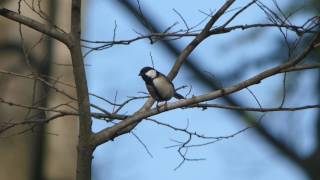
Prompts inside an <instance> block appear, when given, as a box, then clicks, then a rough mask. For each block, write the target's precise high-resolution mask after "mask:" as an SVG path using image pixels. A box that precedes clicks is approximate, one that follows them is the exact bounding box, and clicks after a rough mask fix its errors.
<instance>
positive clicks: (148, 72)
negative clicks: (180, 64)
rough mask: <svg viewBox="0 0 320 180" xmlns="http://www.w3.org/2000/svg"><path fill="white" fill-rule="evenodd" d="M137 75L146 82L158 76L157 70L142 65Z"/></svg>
mask: <svg viewBox="0 0 320 180" xmlns="http://www.w3.org/2000/svg"><path fill="white" fill-rule="evenodd" d="M139 76H141V77H142V79H143V80H144V81H145V82H146V83H147V84H148V83H151V81H152V79H154V78H156V77H157V76H158V71H157V70H155V69H154V68H152V67H148V66H147V67H144V68H142V69H141V70H140V73H139Z"/></svg>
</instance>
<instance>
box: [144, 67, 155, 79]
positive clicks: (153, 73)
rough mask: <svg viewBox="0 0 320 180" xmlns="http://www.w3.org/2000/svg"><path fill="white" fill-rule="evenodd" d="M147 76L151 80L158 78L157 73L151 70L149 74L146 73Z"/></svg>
mask: <svg viewBox="0 0 320 180" xmlns="http://www.w3.org/2000/svg"><path fill="white" fill-rule="evenodd" d="M146 76H148V77H150V78H155V77H156V76H157V72H156V71H155V70H152V69H151V70H149V71H148V72H146Z"/></svg>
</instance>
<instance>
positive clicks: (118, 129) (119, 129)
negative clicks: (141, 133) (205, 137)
mask: <svg viewBox="0 0 320 180" xmlns="http://www.w3.org/2000/svg"><path fill="white" fill-rule="evenodd" d="M319 38H320V32H319V33H318V34H317V35H316V37H315V38H314V39H313V40H312V42H311V43H310V44H309V45H308V46H307V47H306V48H305V49H304V51H303V52H302V53H301V54H300V55H299V56H297V57H295V58H293V59H290V60H289V61H287V63H284V64H282V65H279V66H276V67H273V68H270V69H268V70H265V71H263V72H261V73H259V74H258V75H256V76H254V77H252V78H250V79H248V80H245V81H242V82H240V83H238V84H236V85H234V86H231V87H227V88H223V89H220V90H217V91H213V92H211V93H208V94H204V95H200V96H194V97H192V98H190V99H185V100H181V101H177V102H174V103H170V104H167V105H165V106H161V107H159V108H154V109H151V110H147V111H141V112H138V113H136V114H134V115H133V116H131V117H129V118H128V119H126V120H124V121H122V122H120V123H119V124H117V125H115V126H113V127H108V128H105V129H103V130H102V131H100V132H98V133H97V134H95V135H94V137H93V140H94V142H93V143H94V144H95V145H96V146H97V145H99V144H102V143H104V142H107V141H109V140H110V139H113V138H115V137H117V136H119V135H121V134H124V133H127V132H129V131H130V130H131V129H132V128H127V127H129V126H130V125H132V124H135V123H138V122H140V121H141V120H143V119H145V118H147V117H150V116H153V115H156V114H159V113H161V112H165V111H169V110H173V109H177V108H182V107H186V106H190V105H193V104H197V103H200V102H205V101H208V100H213V99H216V98H219V97H222V96H226V95H228V94H231V93H234V92H237V91H240V90H242V89H244V88H247V87H249V86H251V85H254V84H259V83H260V82H261V81H262V80H263V79H266V78H268V77H271V76H273V75H276V74H278V73H281V72H282V71H283V70H284V69H287V68H290V67H293V66H295V65H296V64H298V63H299V62H301V61H302V60H303V59H304V58H305V57H306V56H307V55H308V54H309V53H310V52H311V51H312V50H313V49H314V48H315V44H316V43H317V42H318V41H319ZM126 128H127V129H126Z"/></svg>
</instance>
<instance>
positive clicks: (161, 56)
mask: <svg viewBox="0 0 320 180" xmlns="http://www.w3.org/2000/svg"><path fill="white" fill-rule="evenodd" d="M223 2H224V1H222V0H221V1H209V0H202V1H198V2H197V3H191V2H190V3H189V2H188V3H187V2H186V1H182V0H176V1H168V0H165V1H151V0H141V1H140V3H141V5H142V10H143V9H146V10H147V11H148V12H151V14H152V15H153V17H157V19H156V22H158V23H159V24H161V26H162V27H163V28H164V29H165V28H166V27H168V26H170V25H172V24H173V23H174V22H176V21H179V22H180V24H179V25H177V26H176V27H175V28H176V29H179V28H183V27H184V26H183V23H182V22H181V20H180V19H179V17H178V16H177V14H175V13H174V11H173V10H172V9H173V8H175V9H176V10H178V11H179V12H180V13H181V14H182V15H183V16H184V18H185V19H186V20H187V22H188V23H189V24H190V25H195V24H197V23H198V22H199V21H201V20H202V19H203V18H204V15H203V14H202V13H200V12H199V10H202V11H206V12H208V11H210V10H212V11H214V10H216V9H218V8H219V7H220V5H221V4H222V3H223ZM244 2H248V1H244V0H243V1H239V3H237V4H235V5H234V6H233V8H236V7H239V6H241V5H243V4H242V3H244ZM286 2H287V1H281V4H280V5H281V6H283V7H285V5H286ZM87 6H88V7H87V9H86V13H87V17H86V34H85V38H86V39H90V40H111V39H112V36H113V29H114V23H115V21H116V23H117V33H116V39H117V40H120V39H128V38H133V37H136V36H137V35H136V34H135V32H134V31H133V30H136V31H138V32H142V33H143V32H145V30H144V29H143V28H142V27H141V26H140V25H139V24H138V23H137V22H136V21H135V19H134V18H133V17H130V16H128V13H125V11H124V9H122V8H119V6H116V5H115V4H114V3H112V1H103V0H92V1H88V4H87ZM222 20H223V19H222ZM220 22H223V21H220ZM253 22H266V18H265V17H264V16H263V15H261V13H260V12H259V11H258V10H257V8H252V9H249V10H248V11H247V12H246V13H244V14H243V15H241V16H239V18H238V19H236V20H235V21H234V22H233V24H249V23H253ZM250 33H254V31H237V32H232V33H230V34H225V35H218V36H214V37H211V38H209V39H208V40H206V41H205V42H204V43H203V44H201V45H200V46H199V47H198V48H197V49H196V50H195V51H194V52H193V54H192V55H191V56H192V57H194V58H195V59H196V60H197V61H199V64H200V66H201V67H202V68H203V70H204V71H209V72H212V73H213V74H225V73H227V72H228V71H231V70H232V69H234V68H236V67H237V66H238V65H241V64H242V63H245V62H248V61H250V60H255V59H256V58H258V57H261V56H263V55H266V54H268V53H270V52H272V51H273V50H275V49H274V48H275V46H274V42H275V40H276V38H275V33H278V32H277V31H276V30H269V31H267V32H266V33H264V36H262V37H257V38H255V39H252V41H249V42H250V43H248V42H245V41H244V40H245V38H248V35H250ZM190 40H191V39H190V38H187V39H182V40H179V41H177V43H178V44H179V45H180V47H181V48H183V47H184V46H185V45H186V44H187V43H188V42H190ZM231 42H232V45H230V44H231ZM266 47H267V48H266ZM150 53H151V54H152V57H153V60H154V63H155V67H156V68H157V69H158V70H159V71H161V72H163V73H165V74H166V73H168V72H169V70H170V68H171V67H172V65H173V63H174V61H173V60H174V57H172V56H170V55H168V54H167V53H166V52H165V51H164V50H163V49H162V48H161V45H160V44H154V45H150V44H149V42H148V40H141V41H138V42H135V43H132V44H131V45H129V46H124V45H119V46H114V47H112V48H109V49H106V50H104V51H98V52H94V53H91V54H90V55H89V56H88V57H87V58H86V63H87V64H89V66H87V73H88V80H89V89H90V92H92V93H95V94H98V95H100V96H103V97H105V98H107V99H110V100H112V99H113V98H114V96H115V93H116V92H117V94H118V95H117V100H118V102H121V101H123V100H125V99H126V98H127V96H137V95H139V94H138V92H141V91H146V89H145V86H144V82H143V81H142V80H141V79H140V77H139V76H138V72H139V71H140V69H141V68H142V67H144V66H150V65H151V61H150ZM259 68H260V69H259ZM259 68H258V69H257V68H256V69H252V70H248V71H246V74H244V76H243V77H241V78H240V80H244V79H246V78H248V77H250V76H252V75H254V74H256V73H257V72H259V70H262V69H265V68H267V67H259ZM281 77H282V76H275V77H273V78H269V79H267V80H264V81H263V83H261V84H259V85H256V86H253V87H251V88H250V89H251V90H252V91H254V92H255V94H256V96H257V97H258V98H259V100H260V101H261V102H262V104H263V105H265V106H271V105H274V104H276V103H279V102H276V101H275V100H274V94H275V93H278V89H277V88H276V86H275V84H281V79H282V78H281ZM237 82H238V80H237ZM306 83H308V81H306ZM174 84H175V85H176V87H179V86H182V85H190V84H191V85H192V87H193V89H192V94H194V95H200V94H202V93H205V92H208V91H209V90H208V89H206V88H205V87H203V86H202V85H201V84H199V83H197V82H195V81H194V78H193V77H192V76H191V75H190V74H189V73H188V72H187V70H186V69H184V68H182V71H181V72H180V73H179V74H178V76H177V77H176V79H175V80H174ZM226 85H228V84H226ZM266 88H267V89H268V90H267V92H266V91H265V90H266ZM186 91H187V90H185V91H181V93H182V94H184V93H186ZM234 96H235V97H237V98H238V99H239V100H241V101H243V102H245V104H247V105H251V106H255V105H256V104H255V100H254V99H253V97H252V96H251V95H250V94H249V93H248V92H247V91H241V92H238V93H236V94H235V95H234ZM311 98H312V97H309V99H311ZM309 99H308V98H307V99H306V100H309ZM91 101H92V102H93V103H95V104H98V105H99V106H101V107H104V108H106V109H112V107H111V106H109V105H108V104H106V103H104V102H102V101H99V100H97V99H94V98H92V99H91ZM173 101H174V100H173ZM214 102H216V103H219V102H221V101H220V100H214ZM143 103H144V100H140V101H137V102H134V103H131V104H129V106H128V107H127V108H126V109H125V110H123V111H122V113H128V114H130V113H132V112H134V111H136V110H137V109H138V108H139V107H140V106H141V105H142V104H143ZM313 113H314V111H304V112H299V113H294V115H295V116H301V117H303V118H302V120H301V121H300V122H299V124H301V125H302V128H303V129H306V130H308V129H310V127H311V126H312V121H311V120H308V119H311V117H312V114H313ZM280 114H281V113H280ZM306 115H307V116H306ZM276 116H278V114H274V113H269V114H267V116H266V118H267V119H268V120H269V119H274V118H272V117H276ZM280 116H282V115H280ZM283 116H284V117H286V116H285V115H283ZM237 118H238V117H237V116H235V115H234V114H233V113H231V112H230V111H227V110H220V109H210V110H207V111H201V110H195V109H188V110H174V111H171V112H167V113H163V114H161V115H157V116H155V117H154V119H157V120H159V121H162V122H166V123H170V124H172V125H175V126H177V127H185V126H186V124H187V123H188V122H189V129H190V130H191V131H197V132H199V133H200V134H206V135H208V136H210V135H211V136H224V135H230V134H233V133H235V132H237V131H239V130H241V129H242V128H245V127H246V125H245V124H243V123H241V121H239V120H238V119H237ZM305 119H307V120H308V121H303V120H305ZM274 121H275V122H274V123H272V122H271V123H270V124H271V125H270V127H271V128H273V127H275V126H274V125H276V124H277V123H279V122H278V121H279V120H278V121H276V120H274ZM272 124H273V125H272ZM106 126H108V124H107V123H105V122H101V121H94V124H93V129H94V131H98V130H100V129H103V128H104V127H106ZM282 126H286V122H283V123H282ZM282 126H281V127H282ZM274 131H275V132H279V134H280V135H281V133H283V132H282V129H281V128H280V129H279V130H277V128H275V130H274ZM304 132H306V131H304ZM134 133H136V134H137V135H138V136H139V137H140V138H141V139H142V140H143V142H144V143H145V144H146V145H147V146H148V149H149V150H150V152H151V153H152V155H153V158H151V157H150V156H149V155H148V154H147V153H146V151H145V149H144V148H143V146H142V145H141V144H140V143H139V142H138V141H137V139H136V138H135V137H134V136H133V135H131V134H127V135H124V136H121V137H119V138H117V139H116V140H115V141H112V142H108V143H106V144H103V145H101V146H99V147H98V148H97V149H96V151H95V153H94V160H93V168H94V169H93V173H94V177H95V179H96V180H100V179H106V178H107V179H110V180H113V179H114V180H126V179H155V180H156V179H184V180H192V179H196V178H197V179H204V180H206V179H219V180H232V179H237V180H248V179H255V180H269V179H290V180H305V179H307V178H306V177H305V176H304V174H303V173H302V172H301V171H300V170H299V169H298V168H297V167H295V166H294V165H292V163H290V162H288V160H287V159H285V158H283V157H282V156H281V155H280V154H278V152H276V151H274V149H273V148H272V147H271V146H270V145H268V144H266V143H265V142H264V140H263V139H262V138H260V137H258V136H256V133H254V130H248V131H246V132H244V133H242V134H240V135H238V136H236V137H234V138H231V139H228V140H223V141H220V142H217V143H215V144H212V145H209V146H205V147H200V148H195V149H192V150H190V151H189V154H188V155H189V156H190V157H194V158H206V160H204V161H197V162H186V163H185V164H183V166H182V167H181V168H179V169H178V170H176V171H174V168H175V167H176V166H177V165H178V164H179V163H180V161H181V158H180V157H179V155H178V153H177V150H176V149H166V148H164V147H166V146H169V145H172V144H173V142H172V141H171V140H170V139H176V140H185V138H186V135H184V134H181V133H177V132H175V131H172V130H170V129H168V128H165V127H162V126H159V125H156V124H154V123H151V122H142V123H141V124H140V125H139V126H138V127H137V128H136V129H135V130H134ZM309 136H310V134H304V135H303V136H302V137H301V138H302V140H301V144H302V145H303V147H302V148H301V153H302V154H303V153H304V150H306V151H307V150H308V149H310V147H312V145H313V143H314V142H313V141H312V140H310V138H308V137H309ZM304 137H306V138H304Z"/></svg>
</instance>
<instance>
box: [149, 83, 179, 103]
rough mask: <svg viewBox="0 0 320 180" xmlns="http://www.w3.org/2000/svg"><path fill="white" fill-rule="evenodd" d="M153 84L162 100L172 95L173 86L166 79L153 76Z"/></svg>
mask: <svg viewBox="0 0 320 180" xmlns="http://www.w3.org/2000/svg"><path fill="white" fill-rule="evenodd" d="M153 85H154V86H155V88H156V90H157V92H158V94H159V95H160V96H161V98H162V99H163V100H166V101H167V100H169V99H171V98H172V97H173V95H174V87H173V85H172V84H171V83H170V82H169V81H168V80H167V79H165V78H155V79H154V80H153Z"/></svg>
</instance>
